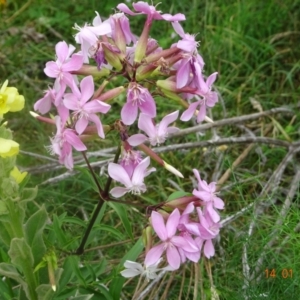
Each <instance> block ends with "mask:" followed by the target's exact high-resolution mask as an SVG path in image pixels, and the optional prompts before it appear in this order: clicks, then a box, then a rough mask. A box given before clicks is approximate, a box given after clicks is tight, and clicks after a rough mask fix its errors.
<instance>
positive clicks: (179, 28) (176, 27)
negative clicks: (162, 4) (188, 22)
mask: <svg viewBox="0 0 300 300" xmlns="http://www.w3.org/2000/svg"><path fill="white" fill-rule="evenodd" d="M172 26H173V28H174V30H175V32H176V33H177V34H178V35H179V36H180V37H182V38H184V30H183V28H182V26H181V25H180V23H179V22H178V21H177V22H172Z"/></svg>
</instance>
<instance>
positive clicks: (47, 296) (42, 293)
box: [36, 284, 55, 300]
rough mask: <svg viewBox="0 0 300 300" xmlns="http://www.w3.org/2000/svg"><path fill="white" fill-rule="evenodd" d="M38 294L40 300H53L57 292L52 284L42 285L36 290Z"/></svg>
mask: <svg viewBox="0 0 300 300" xmlns="http://www.w3.org/2000/svg"><path fill="white" fill-rule="evenodd" d="M36 293H37V295H38V300H51V299H53V295H54V293H55V292H54V291H53V289H52V287H51V285H50V284H41V285H39V286H38V287H37V288H36Z"/></svg>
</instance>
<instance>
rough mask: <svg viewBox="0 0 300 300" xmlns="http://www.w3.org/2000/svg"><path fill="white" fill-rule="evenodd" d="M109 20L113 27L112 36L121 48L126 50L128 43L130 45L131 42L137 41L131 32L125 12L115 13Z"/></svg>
mask: <svg viewBox="0 0 300 300" xmlns="http://www.w3.org/2000/svg"><path fill="white" fill-rule="evenodd" d="M109 20H110V25H111V28H112V38H113V40H114V41H115V43H116V45H117V46H118V47H119V48H120V50H122V51H123V52H125V51H126V45H129V44H130V43H131V42H133V43H135V42H136V40H137V38H136V37H135V36H134V35H133V34H132V33H131V30H130V25H129V20H128V18H127V17H126V16H125V14H124V13H117V14H114V15H112V16H111V17H110V18H109Z"/></svg>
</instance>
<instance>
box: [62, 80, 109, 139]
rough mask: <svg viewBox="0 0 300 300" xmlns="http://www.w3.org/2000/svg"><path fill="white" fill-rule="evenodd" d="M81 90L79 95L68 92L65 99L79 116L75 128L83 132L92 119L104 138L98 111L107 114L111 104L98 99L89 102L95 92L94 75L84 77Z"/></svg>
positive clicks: (65, 103)
mask: <svg viewBox="0 0 300 300" xmlns="http://www.w3.org/2000/svg"><path fill="white" fill-rule="evenodd" d="M80 90H81V94H79V97H77V96H76V95H74V94H66V95H65V98H64V100H63V103H64V105H65V106H66V107H67V108H68V109H70V110H73V111H74V113H73V114H74V116H75V117H76V118H77V122H76V124H75V129H76V131H77V132H78V133H79V134H81V133H83V131H84V130H85V129H86V127H87V126H88V123H89V121H91V122H93V123H95V125H96V127H97V131H98V135H99V136H100V137H101V138H104V131H103V127H102V123H101V121H100V119H99V117H98V116H97V115H96V113H99V112H101V113H103V114H106V113H107V112H108V111H109V109H110V105H109V104H106V103H104V102H102V101H100V100H97V99H94V100H92V101H89V102H88V100H89V99H90V98H91V97H92V96H93V94H94V81H93V76H87V77H85V78H83V79H82V81H81V82H80Z"/></svg>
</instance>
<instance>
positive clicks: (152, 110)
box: [139, 93, 156, 118]
mask: <svg viewBox="0 0 300 300" xmlns="http://www.w3.org/2000/svg"><path fill="white" fill-rule="evenodd" d="M139 108H140V110H141V112H143V113H144V114H147V115H149V116H150V117H151V118H154V117H155V116H156V104H155V101H154V99H153V98H152V96H151V95H150V93H149V96H148V97H147V99H146V101H144V102H142V103H141V104H140V105H139Z"/></svg>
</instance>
